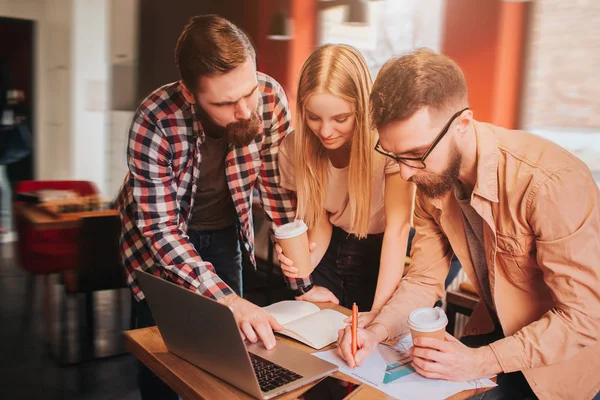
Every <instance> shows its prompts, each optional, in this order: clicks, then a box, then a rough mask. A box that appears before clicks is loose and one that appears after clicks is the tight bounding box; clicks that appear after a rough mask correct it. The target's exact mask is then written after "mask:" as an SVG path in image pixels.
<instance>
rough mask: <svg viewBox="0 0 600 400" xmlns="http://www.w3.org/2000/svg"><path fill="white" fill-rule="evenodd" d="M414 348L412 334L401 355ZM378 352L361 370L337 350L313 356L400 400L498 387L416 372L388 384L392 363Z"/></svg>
mask: <svg viewBox="0 0 600 400" xmlns="http://www.w3.org/2000/svg"><path fill="white" fill-rule="evenodd" d="M379 346H383V345H379ZM411 346H412V338H411V337H410V335H408V336H406V337H404V338H403V339H402V340H401V341H400V342H399V343H398V344H397V345H396V347H397V348H398V350H399V351H401V352H403V351H404V349H407V348H409V347H411ZM378 350H379V349H378ZM378 350H377V351H373V352H372V353H371V355H370V356H369V357H368V358H367V359H366V360H364V361H363V364H362V366H360V367H358V368H351V367H349V366H348V364H346V362H345V361H344V360H343V359H342V358H341V357H340V356H339V355H338V353H337V350H336V349H334V350H329V351H323V352H320V353H313V355H314V356H316V357H319V358H321V359H323V360H325V361H329V362H331V363H333V364H335V365H337V366H338V367H339V368H340V372H342V373H344V374H346V375H349V376H352V377H353V378H356V379H357V380H359V381H361V382H363V383H365V384H367V385H370V386H373V387H374V388H376V389H379V390H381V391H382V392H384V393H386V394H387V395H389V396H392V397H394V398H396V399H399V400H429V399H431V400H435V399H445V398H447V397H450V396H452V395H453V394H455V393H458V392H460V391H463V390H468V389H477V388H482V387H494V386H496V384H495V383H494V382H492V381H491V380H489V379H478V380H473V381H468V382H449V381H445V380H438V379H428V378H425V377H423V376H421V375H419V374H417V373H416V372H415V373H412V374H409V375H406V376H404V377H402V378H400V379H398V380H395V381H394V382H391V383H387V384H384V383H383V378H384V375H385V369H386V366H387V365H388V363H387V362H386V360H385V359H384V358H383V356H382V355H381V353H380V351H378Z"/></svg>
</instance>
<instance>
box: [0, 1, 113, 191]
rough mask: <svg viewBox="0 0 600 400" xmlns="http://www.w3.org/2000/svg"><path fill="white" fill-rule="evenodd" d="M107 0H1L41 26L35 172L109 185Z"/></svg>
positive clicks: (3, 12)
mask: <svg viewBox="0 0 600 400" xmlns="http://www.w3.org/2000/svg"><path fill="white" fill-rule="evenodd" d="M109 2H110V1H109V0H76V1H74V0H0V16H5V17H11V18H22V19H30V20H33V21H35V22H36V25H35V36H34V37H35V43H34V46H35V57H34V60H35V61H34V62H35V72H34V75H35V76H34V85H35V94H36V99H35V127H34V130H35V131H34V135H35V154H34V164H35V178H36V179H40V180H49V179H85V180H91V181H93V182H95V183H96V184H97V185H98V187H99V188H100V190H101V191H102V192H103V193H106V191H107V184H108V180H107V170H108V164H109V160H108V157H107V141H108V137H107V133H106V132H107V128H108V118H107V112H108V96H107V95H108V85H109V80H110V74H109V58H110V55H109V39H110V37H109V19H110V18H109V14H108V12H109Z"/></svg>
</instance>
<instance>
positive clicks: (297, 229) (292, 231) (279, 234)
mask: <svg viewBox="0 0 600 400" xmlns="http://www.w3.org/2000/svg"><path fill="white" fill-rule="evenodd" d="M307 230H308V227H307V226H306V224H305V223H304V221H302V220H301V219H297V220H295V221H294V222H290V223H287V224H285V225H281V226H280V227H278V228H276V229H275V237H276V238H277V239H289V238H293V237H296V236H298V235H301V234H303V233H304V232H306V231H307Z"/></svg>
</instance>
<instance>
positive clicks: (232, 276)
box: [188, 225, 243, 296]
mask: <svg viewBox="0 0 600 400" xmlns="http://www.w3.org/2000/svg"><path fill="white" fill-rule="evenodd" d="M188 236H189V237H190V242H192V244H193V245H194V247H195V248H196V251H197V252H198V253H199V254H200V257H202V260H204V261H208V262H210V263H211V264H212V265H213V267H214V268H215V273H216V274H217V275H219V278H221V279H223V281H224V282H225V283H226V284H227V285H228V286H229V287H230V288H231V290H233V291H234V292H235V293H237V294H238V295H239V296H242V295H243V287H242V252H241V250H240V242H239V238H238V232H237V227H236V226H235V225H233V226H230V227H229V228H223V229H218V230H215V231H188Z"/></svg>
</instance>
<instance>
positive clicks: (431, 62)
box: [370, 48, 467, 129]
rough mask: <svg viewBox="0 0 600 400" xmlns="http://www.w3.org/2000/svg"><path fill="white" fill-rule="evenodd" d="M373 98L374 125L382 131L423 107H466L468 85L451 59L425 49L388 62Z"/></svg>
mask: <svg viewBox="0 0 600 400" xmlns="http://www.w3.org/2000/svg"><path fill="white" fill-rule="evenodd" d="M370 98H371V116H372V121H373V124H374V126H375V127H376V128H378V129H380V128H381V127H383V126H384V125H386V124H388V123H390V122H395V121H402V120H405V119H407V118H409V117H411V116H412V115H413V114H414V113H415V112H417V111H418V110H420V109H421V108H423V107H432V108H434V109H435V110H437V111H443V110H446V109H451V110H454V109H459V108H461V107H466V106H467V82H466V80H465V76H464V75H463V73H462V71H461V69H460V68H459V67H458V65H456V63H455V62H454V61H452V60H451V59H450V58H448V57H446V56H444V55H441V54H438V53H436V52H434V51H433V50H430V49H426V48H421V49H416V50H414V51H412V52H410V53H408V54H406V55H403V56H399V57H394V58H392V59H391V60H388V61H387V62H386V63H385V64H384V65H383V67H382V68H381V71H379V74H378V75H377V79H376V80H375V84H374V85H373V90H372V91H371V96H370ZM453 112H454V111H453Z"/></svg>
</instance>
